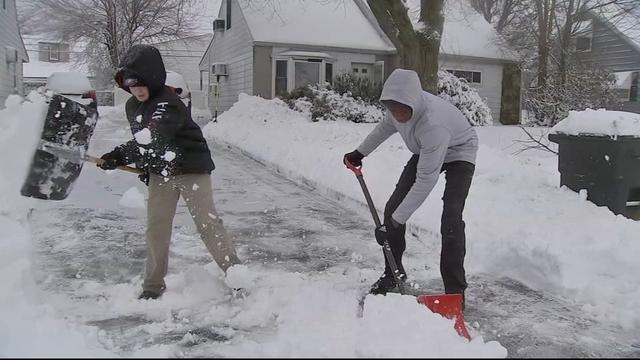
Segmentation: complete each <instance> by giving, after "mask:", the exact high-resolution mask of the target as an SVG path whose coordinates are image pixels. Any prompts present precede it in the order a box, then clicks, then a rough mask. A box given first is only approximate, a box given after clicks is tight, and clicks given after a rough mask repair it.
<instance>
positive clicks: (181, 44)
mask: <svg viewBox="0 0 640 360" xmlns="http://www.w3.org/2000/svg"><path fill="white" fill-rule="evenodd" d="M211 37H212V35H211V34H207V35H200V36H193V37H189V38H185V39H179V40H173V41H167V42H163V43H159V44H155V45H154V46H156V47H157V48H158V50H160V53H161V54H162V60H163V62H164V66H165V68H166V69H167V70H171V71H175V72H177V73H179V74H180V75H182V77H184V80H185V81H186V82H187V85H189V90H190V91H191V101H192V105H193V107H196V108H202V109H206V107H207V106H206V102H205V99H204V97H205V96H206V94H207V91H206V85H207V84H206V83H205V84H203V86H204V90H203V91H202V90H200V69H199V68H198V63H199V62H200V58H201V57H202V55H203V54H204V51H205V50H206V49H207V45H209V42H210V41H211Z"/></svg>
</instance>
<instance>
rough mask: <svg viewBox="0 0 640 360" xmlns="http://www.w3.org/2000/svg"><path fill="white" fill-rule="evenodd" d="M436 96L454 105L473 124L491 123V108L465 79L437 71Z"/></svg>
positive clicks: (483, 124)
mask: <svg viewBox="0 0 640 360" xmlns="http://www.w3.org/2000/svg"><path fill="white" fill-rule="evenodd" d="M438 97H440V98H442V99H445V100H447V101H448V102H450V103H452V104H453V105H455V106H456V107H457V108H458V109H459V110H460V111H462V113H463V114H464V115H465V116H466V117H467V119H468V120H469V123H471V125H473V126H485V125H492V124H493V116H492V115H491V109H489V106H487V104H486V103H485V102H484V100H482V98H481V97H480V95H478V92H477V91H476V89H474V88H473V87H471V86H470V85H469V83H467V81H466V80H465V79H459V78H457V77H456V76H454V75H453V74H451V73H449V72H446V71H439V72H438Z"/></svg>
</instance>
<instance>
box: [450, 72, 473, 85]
mask: <svg viewBox="0 0 640 360" xmlns="http://www.w3.org/2000/svg"><path fill="white" fill-rule="evenodd" d="M447 72H449V73H451V74H453V76H455V77H457V78H459V79H465V80H466V81H467V82H468V83H469V84H482V73H481V72H479V71H469V70H453V69H447Z"/></svg>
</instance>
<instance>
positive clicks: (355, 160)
mask: <svg viewBox="0 0 640 360" xmlns="http://www.w3.org/2000/svg"><path fill="white" fill-rule="evenodd" d="M362 159H364V155H362V153H361V152H360V151H358V150H353V151H352V152H350V153H346V154H344V158H343V159H342V162H343V163H344V164H345V165H346V164H347V162H348V163H350V164H351V165H353V166H362Z"/></svg>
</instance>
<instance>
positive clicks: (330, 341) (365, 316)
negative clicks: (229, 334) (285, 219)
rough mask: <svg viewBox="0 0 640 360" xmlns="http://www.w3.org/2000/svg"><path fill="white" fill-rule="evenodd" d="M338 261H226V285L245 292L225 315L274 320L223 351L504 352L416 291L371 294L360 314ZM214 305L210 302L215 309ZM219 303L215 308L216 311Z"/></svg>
mask: <svg viewBox="0 0 640 360" xmlns="http://www.w3.org/2000/svg"><path fill="white" fill-rule="evenodd" d="M334 271H335V272H338V271H340V269H334V270H328V271H325V272H320V273H318V274H317V275H314V276H305V275H303V274H299V273H287V272H283V271H277V270H273V269H259V268H253V269H250V268H248V267H245V266H239V267H238V266H234V267H233V268H231V269H230V272H229V276H228V277H229V279H227V280H226V282H227V284H229V285H230V286H240V285H241V286H242V287H244V288H245V289H248V291H249V294H250V295H249V296H248V297H247V298H246V299H245V300H244V301H243V302H242V305H241V306H242V308H241V310H240V311H238V312H237V315H236V316H235V317H233V318H232V319H231V320H230V324H231V325H232V326H234V327H236V328H240V329H244V328H255V327H262V326H266V327H270V326H273V325H275V326H276V329H277V331H276V333H275V334H271V335H269V336H267V337H265V338H263V339H259V340H257V341H256V340H254V341H252V340H243V339H242V338H239V339H236V338H234V340H233V341H234V342H233V343H232V344H227V345H223V346H222V348H221V349H219V351H220V352H221V353H222V355H224V356H228V357H244V356H249V357H367V358H370V357H388V356H393V357H421V358H422V357H506V356H507V352H506V349H505V348H503V347H502V346H501V345H500V344H499V343H497V342H494V341H492V342H487V343H485V342H484V341H483V339H482V337H481V336H477V337H475V338H474V339H473V340H472V341H471V342H467V341H466V340H465V339H464V338H462V337H460V336H459V335H458V334H457V333H456V332H455V330H453V325H454V323H453V320H448V319H445V318H443V317H441V316H440V315H437V314H434V313H432V312H431V311H429V310H428V309H427V308H425V307H424V306H423V305H420V304H418V303H417V302H416V299H415V297H413V296H401V295H399V294H389V295H387V296H372V295H368V296H367V297H366V299H365V303H364V311H363V313H362V317H358V316H357V311H356V309H357V308H358V302H357V299H358V293H357V291H355V290H353V284H345V283H343V281H344V280H343V279H344V275H342V276H341V275H339V274H337V273H335V272H334ZM213 311H214V309H212V313H213ZM219 311H220V309H219V308H216V313H217V312H219Z"/></svg>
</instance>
